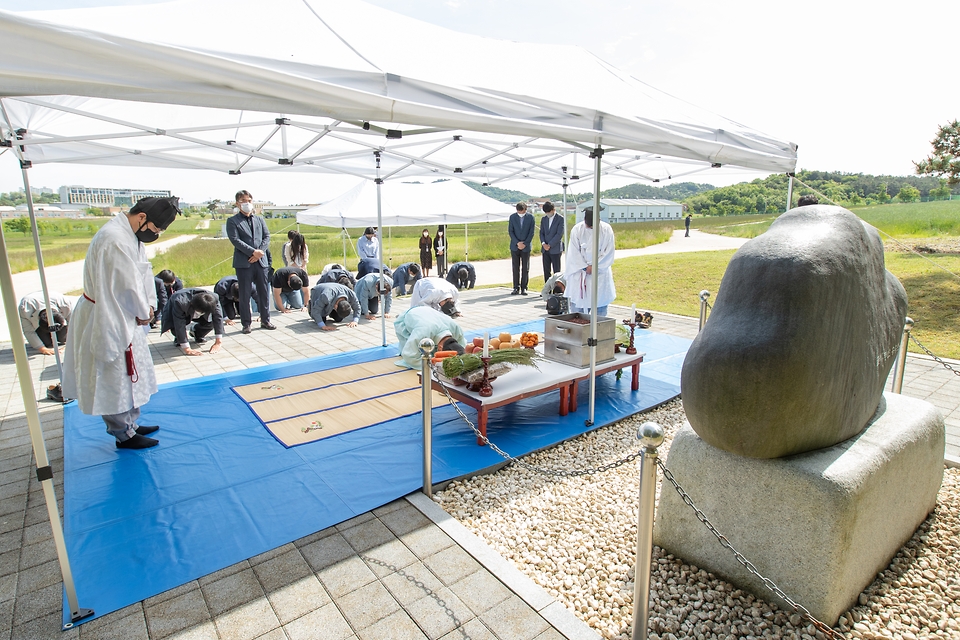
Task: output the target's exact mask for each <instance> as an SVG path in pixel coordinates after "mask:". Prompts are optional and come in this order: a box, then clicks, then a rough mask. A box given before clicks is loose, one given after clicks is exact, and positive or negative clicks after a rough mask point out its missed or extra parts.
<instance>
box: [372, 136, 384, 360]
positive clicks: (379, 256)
mask: <svg viewBox="0 0 960 640" xmlns="http://www.w3.org/2000/svg"><path fill="white" fill-rule="evenodd" d="M373 154H374V155H375V156H376V158H377V180H376V182H377V239H378V240H379V242H378V243H377V259H378V260H379V262H380V264H378V265H377V268H378V269H379V271H380V273H379V275H380V290H381V291H385V290H386V283H387V277H386V276H385V275H384V274H383V208H382V205H381V200H380V197H381V196H380V185H382V184H383V180H382V179H381V178H380V152H379V151H374V152H373ZM380 339H381V344H380V346H382V347H385V346H387V312H386V309H385V307H384V298H383V296H382V295H381V296H380Z"/></svg>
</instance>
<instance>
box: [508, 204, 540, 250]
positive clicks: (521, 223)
mask: <svg viewBox="0 0 960 640" xmlns="http://www.w3.org/2000/svg"><path fill="white" fill-rule="evenodd" d="M536 227H537V224H536V222H534V220H533V214H532V213H525V214H523V217H522V218H521V217H520V214H518V213H511V214H510V222H509V223H508V224H507V231H509V232H510V251H520V252H521V253H529V252H530V250H531V249H532V248H533V247H531V246H530V243H531V242H533V231H534V229H536ZM518 242H524V243H526V247H527V248H526V249H517V243H518Z"/></svg>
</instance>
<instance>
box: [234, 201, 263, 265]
mask: <svg viewBox="0 0 960 640" xmlns="http://www.w3.org/2000/svg"><path fill="white" fill-rule="evenodd" d="M227 237H228V238H230V242H231V243H232V244H233V268H234V269H247V268H248V267H252V266H253V264H254V263H252V262H249V260H250V256H252V255H253V252H254V251H256V250H257V249H259V250H260V251H263V253H264V255H263V256H261V258H260V266H263V267H266V266H268V263H267V255H266V253H267V249H269V248H270V230H269V229H267V223H266V221H265V220H264V219H263V218H262V217H260V216H258V215H256V214H252V215H251V216H250V217H249V218H248V217H247V216H245V215H243V214H242V213H238V214H236V215H233V216H231V217H229V218H227Z"/></svg>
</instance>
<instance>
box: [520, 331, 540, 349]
mask: <svg viewBox="0 0 960 640" xmlns="http://www.w3.org/2000/svg"><path fill="white" fill-rule="evenodd" d="M538 344H540V335H539V334H536V333H531V332H529V331H528V332H524V333H523V334H522V335H521V336H520V345H521V346H523V347H526V348H528V349H533V348H534V347H535V346H537V345H538Z"/></svg>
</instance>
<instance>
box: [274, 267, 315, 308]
mask: <svg viewBox="0 0 960 640" xmlns="http://www.w3.org/2000/svg"><path fill="white" fill-rule="evenodd" d="M309 286H310V276H308V275H307V272H306V271H304V270H303V269H301V268H300V267H294V266H292V265H291V266H289V267H283V268H282V269H277V270H276V271H274V273H273V304H274V305H276V308H277V311H279V312H280V313H290V312H291V311H299V310H301V309H303V308H308V309H309V308H310V289H305V288H304V287H309Z"/></svg>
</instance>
